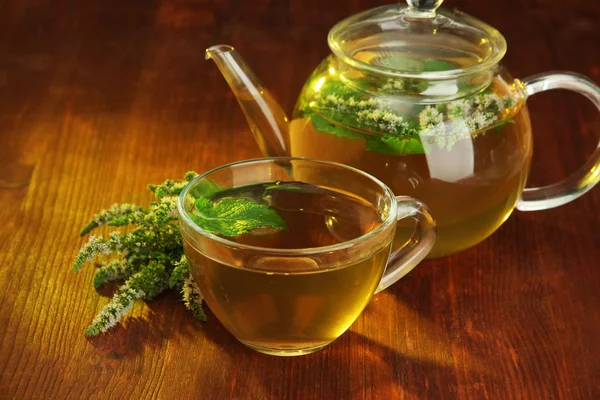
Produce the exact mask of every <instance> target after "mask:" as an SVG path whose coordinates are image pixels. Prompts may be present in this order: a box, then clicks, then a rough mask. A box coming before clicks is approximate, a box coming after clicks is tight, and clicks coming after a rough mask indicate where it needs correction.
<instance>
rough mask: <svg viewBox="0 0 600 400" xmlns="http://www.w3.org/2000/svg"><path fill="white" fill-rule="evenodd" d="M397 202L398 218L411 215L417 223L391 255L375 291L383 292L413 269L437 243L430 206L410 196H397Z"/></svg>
mask: <svg viewBox="0 0 600 400" xmlns="http://www.w3.org/2000/svg"><path fill="white" fill-rule="evenodd" d="M396 203H398V214H397V217H396V218H397V220H398V221H399V220H401V219H404V218H409V217H410V218H413V219H414V220H415V221H416V223H417V224H416V226H415V230H414V231H413V234H412V236H411V238H410V239H409V241H408V242H407V243H406V244H405V245H404V246H402V247H401V248H399V249H398V250H396V251H394V252H393V253H392V255H391V256H390V258H389V260H388V264H387V267H386V270H385V273H384V274H383V278H381V282H379V286H378V287H377V290H376V291H375V293H378V292H381V291H382V290H383V289H386V288H387V287H388V286H390V285H391V284H393V283H395V282H396V281H398V280H399V279H400V278H402V277H403V276H404V275H406V274H408V273H409V272H410V271H412V269H413V268H414V267H416V266H417V264H418V263H420V262H421V261H422V260H423V259H424V258H425V257H426V256H427V254H429V252H430V251H431V249H432V248H433V245H434V243H435V230H436V229H435V226H436V225H435V220H434V219H433V217H432V216H431V212H430V211H429V208H427V206H426V205H425V204H424V203H422V202H420V201H419V200H417V199H414V198H412V197H408V196H396Z"/></svg>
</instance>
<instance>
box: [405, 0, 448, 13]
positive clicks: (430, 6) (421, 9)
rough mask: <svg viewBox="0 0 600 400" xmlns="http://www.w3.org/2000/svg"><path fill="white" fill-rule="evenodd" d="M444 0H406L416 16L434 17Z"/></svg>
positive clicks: (409, 9) (410, 10)
mask: <svg viewBox="0 0 600 400" xmlns="http://www.w3.org/2000/svg"><path fill="white" fill-rule="evenodd" d="M443 1H444V0H406V2H407V3H408V12H409V13H410V14H412V15H414V16H415V17H433V16H435V10H437V8H438V7H439V6H441V5H442V2H443Z"/></svg>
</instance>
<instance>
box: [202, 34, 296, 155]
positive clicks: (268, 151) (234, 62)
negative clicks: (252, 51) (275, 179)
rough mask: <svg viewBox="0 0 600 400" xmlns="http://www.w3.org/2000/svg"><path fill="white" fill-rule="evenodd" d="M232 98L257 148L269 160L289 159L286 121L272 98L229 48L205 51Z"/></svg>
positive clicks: (222, 46) (215, 47) (223, 47)
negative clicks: (226, 84)
mask: <svg viewBox="0 0 600 400" xmlns="http://www.w3.org/2000/svg"><path fill="white" fill-rule="evenodd" d="M206 59H207V60H208V59H212V60H213V61H214V62H215V63H216V64H217V67H218V68H219V70H220V71H221V73H222V74H223V76H224V77H225V80H226V81H227V83H228V84H229V86H230V87H231V90H232V91H233V93H234V94H235V97H236V98H237V100H238V102H239V104H240V106H241V107H242V110H243V111H244V114H245V115H246V120H247V121H248V124H249V125H250V129H251V131H252V134H253V135H254V138H255V139H256V142H257V143H258V146H259V147H260V149H261V150H262V152H263V154H264V155H266V156H268V157H285V156H289V132H288V131H289V120H288V118H287V116H286V114H285V112H284V111H283V109H282V108H281V106H280V105H279V104H278V103H277V102H276V101H275V99H274V98H273V96H271V94H270V93H269V91H268V90H267V89H265V87H264V86H263V85H262V84H261V83H260V81H259V80H258V78H257V77H256V75H254V73H253V72H252V71H251V70H250V68H248V65H247V64H246V63H245V62H244V60H243V59H242V57H241V56H240V55H239V53H238V52H237V51H236V50H235V49H234V48H233V47H231V46H227V45H217V46H212V47H210V48H208V49H206Z"/></svg>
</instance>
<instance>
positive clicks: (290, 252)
mask: <svg viewBox="0 0 600 400" xmlns="http://www.w3.org/2000/svg"><path fill="white" fill-rule="evenodd" d="M276 161H280V162H291V161H304V162H309V163H313V164H323V165H328V166H333V167H338V168H342V169H346V170H348V171H351V172H353V173H356V174H358V175H362V176H364V177H366V178H367V179H369V180H371V181H372V182H373V183H375V184H376V185H377V186H379V187H380V188H381V190H382V192H383V193H385V195H386V197H387V200H388V201H389V205H390V212H389V214H388V216H387V218H386V219H385V220H384V221H382V223H381V224H380V225H379V226H378V227H377V228H375V229H373V230H372V231H369V232H367V233H365V234H364V235H361V236H359V237H356V238H354V239H351V240H348V241H345V242H342V243H338V244H333V245H328V246H321V247H305V248H297V249H296V248H294V249H278V248H273V247H261V246H252V245H247V244H242V243H237V242H234V241H232V240H229V239H226V238H223V237H221V236H217V235H215V234H213V233H211V232H208V231H207V230H205V229H202V228H201V227H199V226H198V225H196V223H194V221H192V219H191V218H190V217H189V215H188V213H187V211H186V210H185V197H186V196H187V194H188V192H189V191H190V189H191V188H192V186H194V185H195V184H196V183H197V182H198V181H200V180H202V179H204V178H207V177H208V176H210V175H212V174H214V173H216V172H219V171H222V170H225V169H229V168H232V167H236V166H242V165H252V164H257V163H273V162H276ZM257 183H258V182H257ZM395 199H396V195H395V194H394V192H392V190H391V189H390V188H389V187H388V186H387V185H385V184H384V183H383V182H382V181H380V180H379V179H377V178H375V177H374V176H372V175H370V174H368V173H366V172H364V171H361V170H359V169H357V168H354V167H350V166H348V165H344V164H340V163H337V162H333V161H325V160H319V159H315V158H304V157H264V158H253V159H248V160H243V161H236V162H232V163H229V164H225V165H222V166H219V167H216V168H213V169H211V170H209V171H206V172H204V173H202V174H200V175H198V176H197V177H195V178H194V179H192V180H191V181H190V182H189V183H188V184H187V185H186V186H185V187H184V188H183V190H182V191H181V193H180V194H179V198H178V201H177V212H178V213H179V218H180V221H181V223H185V224H186V226H189V227H190V228H192V230H193V231H194V232H195V233H197V234H199V235H202V236H205V237H207V238H209V239H210V240H212V241H214V242H217V243H219V244H221V245H224V246H226V247H228V248H233V249H239V250H250V251H254V252H262V253H270V254H277V255H283V256H298V255H306V254H320V253H328V252H334V251H339V250H345V249H349V248H351V247H354V246H356V245H357V244H359V243H362V242H364V241H366V240H369V239H370V238H372V237H376V236H377V235H378V234H380V233H381V232H384V231H385V230H386V229H389V227H390V226H391V225H392V224H393V223H394V222H395V221H396V218H397V213H398V212H397V207H398V204H397V203H396V200H395Z"/></svg>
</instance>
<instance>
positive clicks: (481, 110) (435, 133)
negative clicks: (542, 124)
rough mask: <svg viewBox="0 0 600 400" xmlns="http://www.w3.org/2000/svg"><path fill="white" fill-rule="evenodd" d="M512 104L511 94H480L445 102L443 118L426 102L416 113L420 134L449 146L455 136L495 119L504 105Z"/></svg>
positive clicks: (471, 132) (502, 112)
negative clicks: (417, 114) (426, 104)
mask: <svg viewBox="0 0 600 400" xmlns="http://www.w3.org/2000/svg"><path fill="white" fill-rule="evenodd" d="M513 104H514V99H513V98H512V97H511V96H504V97H502V98H501V97H500V96H498V95H497V94H495V93H489V94H482V95H478V96H475V97H473V98H470V99H461V100H455V101H452V102H450V103H448V105H447V106H446V116H445V118H444V115H443V114H442V113H441V112H440V111H438V110H437V109H436V108H435V107H432V106H427V107H425V108H424V109H423V111H421V113H420V114H419V125H420V127H421V132H420V136H421V137H422V138H428V140H430V141H433V142H435V143H436V144H437V145H438V146H439V147H440V148H444V147H445V148H446V149H447V150H450V149H451V148H452V147H453V146H454V144H455V143H456V142H457V141H458V140H461V139H464V138H467V137H470V136H471V135H472V134H473V133H475V132H477V131H481V130H483V129H486V128H489V127H490V126H492V125H494V124H495V123H497V122H498V121H499V120H500V118H502V117H503V114H504V110H505V108H506V107H511V106H512V105H513Z"/></svg>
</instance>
